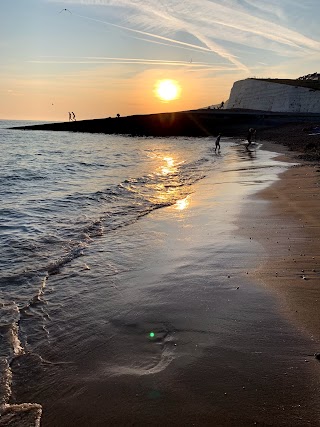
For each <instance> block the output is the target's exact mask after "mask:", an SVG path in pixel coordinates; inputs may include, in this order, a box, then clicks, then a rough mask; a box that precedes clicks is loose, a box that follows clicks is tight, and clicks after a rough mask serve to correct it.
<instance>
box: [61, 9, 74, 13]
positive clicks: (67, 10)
mask: <svg viewBox="0 0 320 427" xmlns="http://www.w3.org/2000/svg"><path fill="white" fill-rule="evenodd" d="M64 11H66V12H69V13H71V12H70V10H69V9H62V10H60V12H59V13H61V12H64Z"/></svg>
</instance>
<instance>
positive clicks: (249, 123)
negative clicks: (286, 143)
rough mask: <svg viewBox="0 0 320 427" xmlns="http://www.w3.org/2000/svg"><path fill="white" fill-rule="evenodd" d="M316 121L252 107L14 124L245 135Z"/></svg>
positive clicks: (80, 129)
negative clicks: (250, 129) (252, 129)
mask: <svg viewBox="0 0 320 427" xmlns="http://www.w3.org/2000/svg"><path fill="white" fill-rule="evenodd" d="M310 122H320V113H319V114H314V113H313V114H309V113H300V114H296V113H275V112H266V111H254V110H210V109H207V110H206V109H203V110H193V111H182V112H173V113H159V114H147V115H135V116H127V117H115V118H105V119H92V120H81V121H74V122H60V123H47V124H40V125H29V126H21V127H15V128H14V129H23V130H47V131H69V132H89V133H105V134H126V135H132V136H160V137H161V136H211V135H213V136H215V135H217V134H218V133H222V134H223V135H225V136H234V135H239V136H240V135H242V134H243V135H245V134H246V132H247V130H248V128H249V127H254V128H256V129H258V130H259V129H266V128H271V127H277V126H281V125H284V124H289V123H310Z"/></svg>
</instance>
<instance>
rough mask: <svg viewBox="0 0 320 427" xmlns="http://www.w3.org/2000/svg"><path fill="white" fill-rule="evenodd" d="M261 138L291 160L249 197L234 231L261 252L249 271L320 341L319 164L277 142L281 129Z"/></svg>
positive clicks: (293, 145)
mask: <svg viewBox="0 0 320 427" xmlns="http://www.w3.org/2000/svg"><path fill="white" fill-rule="evenodd" d="M261 142H262V144H263V146H264V147H265V148H266V149H267V150H274V151H276V152H277V153H279V159H281V160H284V161H287V162H288V163H293V164H292V165H291V166H289V168H288V169H287V170H286V171H284V172H282V173H281V174H280V175H279V180H278V181H276V182H275V183H273V184H272V185H271V186H269V187H267V188H266V189H263V190H261V191H259V192H258V193H257V194H255V195H254V196H253V197H251V200H250V206H247V207H245V208H244V210H243V211H242V214H241V217H240V218H239V221H238V225H239V232H240V234H241V235H243V236H245V237H246V238H250V239H254V240H256V241H257V242H259V243H260V244H261V245H262V246H263V247H264V248H265V249H266V252H267V256H266V258H265V259H262V260H261V262H260V265H259V266H258V268H257V269H255V270H254V272H253V273H252V274H251V275H252V278H253V279H254V280H258V281H259V283H260V284H262V286H265V287H266V288H270V289H272V291H273V292H275V293H276V294H277V296H278V299H279V302H280V305H281V310H282V311H283V313H284V314H285V316H286V317H287V318H288V319H289V320H290V321H291V322H293V323H294V324H295V325H296V327H298V329H299V330H301V331H303V332H304V333H305V334H307V335H309V337H311V339H314V340H316V341H317V342H319V344H320V315H319V313H320V288H319V284H320V254H319V247H320V214H319V212H320V192H319V188H320V165H319V163H317V162H307V161H305V160H303V157H304V156H303V153H301V151H293V150H294V148H297V142H296V141H294V140H293V141H290V140H288V139H287V144H288V145H287V147H285V146H284V145H283V144H281V145H279V142H283V133H282V132H281V131H280V132H277V131H276V130H275V129H272V130H271V137H270V138H269V141H268V142H264V141H263V140H262V141H261ZM304 144H305V141H302V142H301V147H303V146H304ZM288 146H289V150H290V151H289V150H288ZM301 157H302V159H301ZM319 350H320V347H319Z"/></svg>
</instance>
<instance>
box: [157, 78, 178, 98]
mask: <svg viewBox="0 0 320 427" xmlns="http://www.w3.org/2000/svg"><path fill="white" fill-rule="evenodd" d="M155 92H156V95H157V97H158V98H160V99H161V100H162V101H173V100H174V99H177V98H179V96H180V92H181V88H180V86H179V84H178V83H177V82H176V81H175V80H159V81H158V82H157V83H156V90H155Z"/></svg>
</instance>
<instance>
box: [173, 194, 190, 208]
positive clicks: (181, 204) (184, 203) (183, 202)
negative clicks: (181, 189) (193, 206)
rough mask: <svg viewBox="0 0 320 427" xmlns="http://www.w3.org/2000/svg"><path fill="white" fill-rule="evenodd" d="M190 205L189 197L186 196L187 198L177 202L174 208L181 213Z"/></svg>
mask: <svg viewBox="0 0 320 427" xmlns="http://www.w3.org/2000/svg"><path fill="white" fill-rule="evenodd" d="M189 204H190V196H189V195H188V196H187V197H185V198H184V199H181V200H177V201H176V203H175V205H174V208H175V209H177V210H179V211H183V210H184V209H186V208H187V207H188V206H189Z"/></svg>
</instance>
